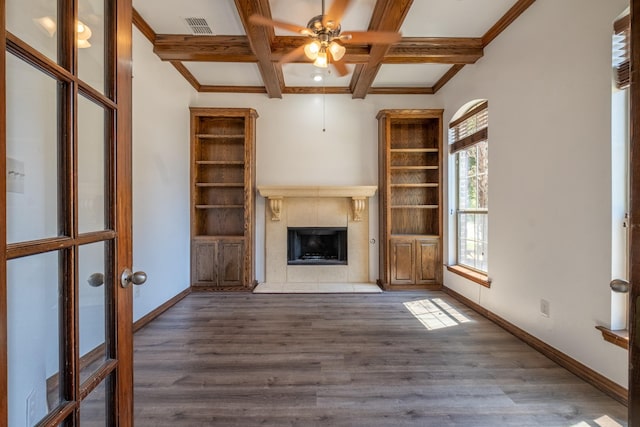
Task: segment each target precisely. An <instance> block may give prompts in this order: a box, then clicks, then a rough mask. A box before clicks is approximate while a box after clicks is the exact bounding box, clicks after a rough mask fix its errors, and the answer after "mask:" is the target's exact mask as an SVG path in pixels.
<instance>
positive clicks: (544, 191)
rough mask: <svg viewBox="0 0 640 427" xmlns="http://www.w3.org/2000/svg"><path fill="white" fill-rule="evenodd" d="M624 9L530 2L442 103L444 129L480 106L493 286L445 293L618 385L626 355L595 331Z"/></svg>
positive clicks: (607, 234) (606, 255) (623, 380)
mask: <svg viewBox="0 0 640 427" xmlns="http://www.w3.org/2000/svg"><path fill="white" fill-rule="evenodd" d="M626 6H627V1H626V0H606V1H605V0H563V1H558V0H538V1H537V2H535V3H534V4H533V5H532V6H531V7H530V8H529V9H528V10H527V11H526V12H525V13H524V14H523V15H522V16H521V17H520V18H518V20H517V21H516V22H515V23H514V24H512V25H511V26H510V27H509V28H508V29H507V30H506V31H505V32H504V33H503V34H502V35H500V37H499V38H497V39H496V40H495V41H494V42H493V43H492V44H491V45H490V46H489V47H488V48H487V49H485V56H484V57H483V58H482V59H481V60H480V61H478V63H477V64H476V65H474V66H470V67H465V68H464V69H463V71H462V72H460V73H459V74H458V75H457V76H456V77H455V78H454V79H453V80H452V81H451V82H449V83H448V84H447V85H446V86H445V87H444V89H443V90H442V91H441V93H440V94H439V95H440V97H441V99H443V100H444V102H445V108H446V113H445V123H447V122H448V121H449V120H450V118H451V116H452V115H453V114H454V113H455V111H456V110H457V109H458V108H459V107H460V106H462V105H463V104H464V103H465V102H467V101H468V100H471V99H477V98H486V99H488V100H489V165H490V166H489V169H490V175H489V187H490V190H489V276H490V277H491V278H492V279H493V283H492V284H491V288H490V289H486V288H483V287H481V286H478V285H476V284H474V283H471V282H469V281H467V280H465V279H463V278H461V277H459V276H456V275H454V274H452V273H449V272H445V285H447V286H449V287H450V288H452V289H454V290H455V291H457V292H459V293H461V294H463V295H464V296H466V297H467V298H470V299H472V300H473V301H475V302H477V303H479V304H480V305H482V306H484V307H486V308H488V309H489V310H491V311H493V312H494V313H497V314H498V315H499V316H502V317H504V318H505V319H507V320H508V321H510V322H511V323H514V324H515V325H517V326H518V327H520V328H522V329H524V330H526V331H527V332H529V333H531V334H533V335H535V336H536V337H538V338H540V339H542V340H544V341H545V342H547V343H549V344H550V345H552V346H554V347H556V348H557V349H559V350H561V351H562V352H564V353H566V354H568V355H569V356H571V357H573V358H575V359H577V360H578V361H580V362H582V363H584V364H585V365H587V366H589V367H591V368H592V369H594V370H596V371H598V372H600V373H602V374H604V375H605V376H607V377H609V378H611V379H612V380H614V381H616V382H617V383H619V384H621V385H623V386H626V384H627V352H626V351H625V350H623V349H621V348H619V347H616V346H614V345H611V344H609V343H606V342H605V341H604V340H603V339H602V337H601V335H600V332H599V331H597V330H596V329H595V326H596V325H598V324H602V325H607V324H608V323H609V320H610V317H609V311H610V291H609V287H608V284H609V281H610V279H611V277H610V274H611V179H612V178H611V65H610V64H611V36H612V23H613V21H614V19H615V17H616V16H617V15H618V14H619V13H620V12H622V10H623V9H624V8H625V7H626ZM449 176H451V174H449ZM453 191H454V189H453V188H449V198H450V200H451V202H453V200H454V199H453V194H454V193H453ZM453 206H454V205H453V204H452V203H451V204H450V208H452V207H453ZM449 219H452V217H449ZM448 230H449V235H450V236H451V235H452V231H453V227H452V224H451V221H449V224H448ZM452 249H453V248H452V245H449V247H448V248H447V252H446V253H448V254H449V261H450V262H451V261H453V250H452ZM541 299H545V300H547V301H549V302H550V309H551V316H550V318H546V317H543V316H541V314H540V300H541Z"/></svg>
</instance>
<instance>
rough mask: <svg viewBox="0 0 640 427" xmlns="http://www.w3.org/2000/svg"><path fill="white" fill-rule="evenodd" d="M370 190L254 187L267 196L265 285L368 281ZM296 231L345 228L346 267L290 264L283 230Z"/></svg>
mask: <svg viewBox="0 0 640 427" xmlns="http://www.w3.org/2000/svg"><path fill="white" fill-rule="evenodd" d="M376 189H377V187H376V186H339V187H338V186H313V187H303V186H260V187H258V191H259V193H260V195H261V196H263V197H265V198H267V209H266V210H265V216H266V218H265V222H266V224H265V251H266V252H265V263H266V272H265V273H266V277H265V279H266V280H265V281H266V283H331V282H333V283H367V282H369V200H368V199H369V197H372V196H373V195H374V194H375V192H376ZM302 228H307V229H333V230H336V229H340V230H342V229H346V248H347V255H346V263H342V264H328V263H307V264H303V265H299V264H296V263H293V264H292V263H290V262H289V258H290V253H289V252H288V250H287V243H288V240H289V239H290V231H289V230H291V229H294V230H296V229H302ZM322 239H324V238H322ZM318 240H321V239H318Z"/></svg>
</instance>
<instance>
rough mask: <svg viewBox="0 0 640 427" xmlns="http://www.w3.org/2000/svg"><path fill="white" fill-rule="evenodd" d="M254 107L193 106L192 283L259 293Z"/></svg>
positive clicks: (194, 285) (200, 285)
mask: <svg viewBox="0 0 640 427" xmlns="http://www.w3.org/2000/svg"><path fill="white" fill-rule="evenodd" d="M257 117H258V114H257V113H256V111H255V110H253V109H248V108H191V285H192V286H193V287H198V288H211V289H215V290H238V289H247V290H250V289H253V286H254V285H255V283H254V282H255V275H254V268H253V256H252V254H253V247H254V240H255V237H254V224H255V220H254V219H255V212H254V204H255V160H254V159H255V121H256V118H257Z"/></svg>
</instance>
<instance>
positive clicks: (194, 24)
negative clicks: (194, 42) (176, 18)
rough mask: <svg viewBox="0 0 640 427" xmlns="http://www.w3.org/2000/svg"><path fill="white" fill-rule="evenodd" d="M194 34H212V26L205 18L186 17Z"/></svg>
mask: <svg viewBox="0 0 640 427" xmlns="http://www.w3.org/2000/svg"><path fill="white" fill-rule="evenodd" d="M184 20H185V22H186V23H187V25H188V26H189V28H190V29H191V32H192V33H193V35H194V36H204V35H211V34H213V31H211V27H209V24H208V23H207V20H206V19H205V18H184Z"/></svg>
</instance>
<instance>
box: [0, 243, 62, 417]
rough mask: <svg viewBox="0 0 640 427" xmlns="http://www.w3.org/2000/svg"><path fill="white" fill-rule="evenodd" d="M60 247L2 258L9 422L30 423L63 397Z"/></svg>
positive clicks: (51, 408) (54, 405)
mask: <svg viewBox="0 0 640 427" xmlns="http://www.w3.org/2000/svg"><path fill="white" fill-rule="evenodd" d="M59 258H60V257H59V253H58V252H57V251H56V252H47V253H43V254H39V255H33V256H30V257H24V258H17V259H14V260H10V261H9V262H7V272H6V274H7V311H8V313H7V316H8V322H7V327H8V330H7V333H8V343H7V349H8V353H9V354H8V356H9V357H8V359H9V365H8V373H9V393H8V398H9V423H8V425H10V426H16V427H17V426H25V425H27V426H33V425H35V424H36V423H37V422H38V421H40V420H41V419H42V418H43V417H44V416H46V415H47V414H48V413H49V411H51V410H53V409H55V408H56V406H58V404H59V403H60V402H61V401H62V399H61V391H60V390H61V388H60V384H61V377H60V375H59V372H60V366H61V365H60V358H59V355H60V350H61V349H60V342H61V340H60V332H59V318H60V317H59V316H60V311H61V309H60V306H59V305H60V292H59V287H60V283H59V279H58V277H59V276H58V267H59V264H60V262H59Z"/></svg>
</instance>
